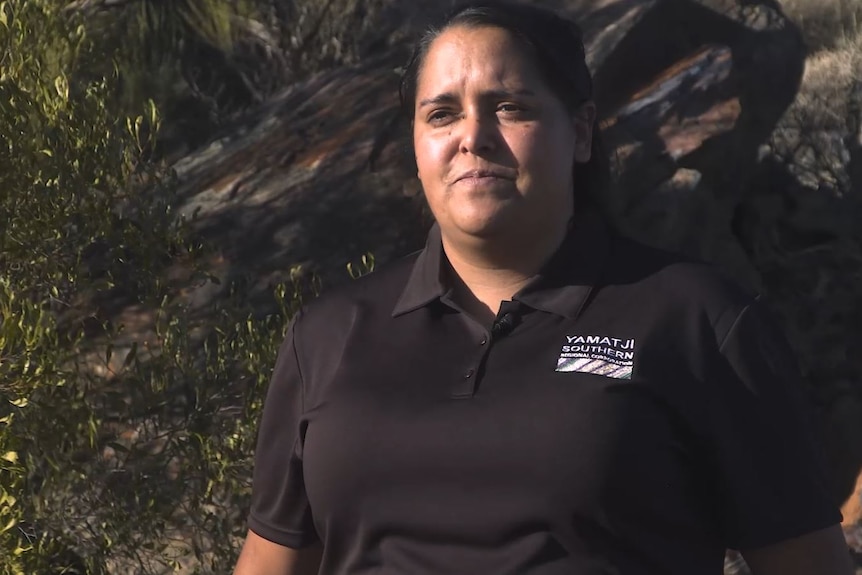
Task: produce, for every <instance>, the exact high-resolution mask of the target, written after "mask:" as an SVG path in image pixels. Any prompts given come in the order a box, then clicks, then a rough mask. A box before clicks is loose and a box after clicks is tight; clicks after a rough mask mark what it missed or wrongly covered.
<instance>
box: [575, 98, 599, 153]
mask: <svg viewBox="0 0 862 575" xmlns="http://www.w3.org/2000/svg"><path fill="white" fill-rule="evenodd" d="M572 122H573V125H574V128H575V162H577V163H579V164H585V163H587V162H589V161H590V156H591V155H592V154H591V152H592V149H593V125H594V124H595V122H596V105H595V104H594V103H593V102H584V103H583V104H581V106H580V107H579V108H578V109H577V110H575V113H574V115H573V116H572Z"/></svg>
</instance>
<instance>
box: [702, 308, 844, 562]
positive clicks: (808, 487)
mask: <svg viewBox="0 0 862 575" xmlns="http://www.w3.org/2000/svg"><path fill="white" fill-rule="evenodd" d="M720 338H721V339H720V340H719V346H720V347H719V350H718V353H717V354H715V358H714V361H713V362H711V366H712V369H711V370H710V373H709V375H708V376H707V377H708V379H709V380H710V381H708V383H709V385H708V386H707V397H706V398H705V401H706V402H707V413H708V414H709V415H708V421H707V430H708V431H707V433H708V443H709V448H708V460H709V468H708V474H709V475H710V476H711V477H712V480H713V481H714V487H715V492H716V493H717V496H718V497H717V499H718V500H717V501H716V502H715V509H716V511H717V513H718V515H719V519H720V523H721V528H722V532H723V535H724V537H725V544H726V545H727V547H728V548H731V549H740V550H750V549H756V548H759V547H763V546H766V545H771V544H773V543H777V542H779V541H782V540H785V539H789V538H792V537H797V536H800V535H804V534H806V533H809V532H812V531H815V530H817V529H821V528H825V527H828V526H830V525H834V524H835V523H838V522H840V521H841V515H840V513H839V511H838V509H837V505H836V502H835V501H833V498H832V496H831V494H830V490H829V487H828V482H827V481H826V478H825V469H824V465H823V457H822V452H821V451H820V450H819V449H818V447H817V441H816V440H815V436H814V433H813V426H812V421H811V418H810V415H809V413H808V409H807V404H806V402H805V401H804V392H803V388H802V384H801V379H800V377H799V374H798V370H797V367H796V365H797V362H796V361H795V358H794V355H793V352H792V351H791V350H790V347H789V345H788V344H787V342H786V340H785V339H784V337H783V336H782V335H781V333H780V332H779V330H778V329H777V328H776V324H775V322H774V321H772V319H771V318H770V317H769V316H768V315H767V313H766V310H765V309H763V306H762V304H761V303H759V302H753V303H752V304H751V305H749V306H747V307H745V308H744V309H743V310H742V311H741V312H740V313H739V314H738V316H737V317H736V319H735V321H734V322H733V323H732V325H731V327H730V328H729V329H728V330H727V333H726V334H725V335H724V336H723V337H721V336H720Z"/></svg>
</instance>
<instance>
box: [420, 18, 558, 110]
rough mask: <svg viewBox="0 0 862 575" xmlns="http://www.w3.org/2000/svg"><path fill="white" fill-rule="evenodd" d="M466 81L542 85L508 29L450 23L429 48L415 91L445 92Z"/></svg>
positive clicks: (531, 60) (522, 47) (525, 50)
mask: <svg viewBox="0 0 862 575" xmlns="http://www.w3.org/2000/svg"><path fill="white" fill-rule="evenodd" d="M469 82H480V83H482V84H495V85H498V86H500V85H501V86H504V87H514V86H517V87H520V88H531V89H541V88H542V87H543V86H544V81H543V79H542V77H541V74H540V73H539V70H538V69H537V67H536V64H535V61H534V58H533V57H532V55H531V54H530V53H529V50H528V48H527V47H526V46H525V45H524V44H523V42H521V41H519V40H518V39H517V37H515V36H514V35H513V34H512V33H511V32H509V31H507V30H504V29H502V28H497V27H492V26H482V27H477V28H467V27H464V26H453V27H451V28H448V29H446V30H444V31H443V32H441V33H440V35H439V36H437V38H435V39H434V41H433V42H432V43H431V45H430V47H429V48H428V52H427V54H426V55H425V58H424V61H423V63H422V67H421V69H420V72H419V78H418V83H417V92H419V93H428V92H438V91H447V90H450V89H452V88H454V87H456V86H457V85H462V86H463V85H464V84H466V83H469ZM453 84H454V85H456V86H453Z"/></svg>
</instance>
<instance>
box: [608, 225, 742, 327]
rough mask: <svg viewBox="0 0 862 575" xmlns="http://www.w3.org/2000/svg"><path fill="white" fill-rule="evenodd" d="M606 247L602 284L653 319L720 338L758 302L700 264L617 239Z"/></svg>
mask: <svg viewBox="0 0 862 575" xmlns="http://www.w3.org/2000/svg"><path fill="white" fill-rule="evenodd" d="M612 243H613V247H612V249H611V261H610V262H609V265H608V269H609V273H608V274H607V277H606V282H605V284H606V285H607V286H608V287H610V288H612V289H613V288H616V289H624V290H625V292H627V294H628V295H629V297H634V298H637V300H638V301H640V302H641V304H642V305H646V306H647V307H648V308H649V309H651V310H653V313H656V314H662V315H664V316H666V317H669V318H676V319H681V320H684V321H687V322H691V321H693V320H697V319H700V320H704V321H705V322H706V323H708V324H709V325H710V326H711V327H712V328H713V330H714V331H715V334H716V336H717V337H719V338H721V334H722V333H727V331H728V330H729V329H730V328H731V327H732V325H733V323H734V322H735V321H736V318H738V317H739V315H740V314H741V313H742V312H743V311H744V310H745V309H747V308H748V307H750V306H751V305H753V304H754V303H755V302H756V301H757V299H758V294H757V293H756V292H755V291H753V290H750V289H747V288H745V287H743V286H742V285H740V284H739V283H738V282H737V281H735V280H734V279H733V278H731V277H730V276H729V275H728V274H727V273H725V272H724V271H722V270H721V269H720V268H718V267H717V266H715V265H712V264H709V263H706V262H704V261H702V260H698V259H696V258H693V257H690V256H687V255H684V254H681V253H677V252H672V251H667V250H663V249H659V248H655V247H652V246H648V245H645V244H643V243H640V242H637V241H635V240H632V239H630V238H626V237H622V236H617V237H615V238H614V240H613V242H612Z"/></svg>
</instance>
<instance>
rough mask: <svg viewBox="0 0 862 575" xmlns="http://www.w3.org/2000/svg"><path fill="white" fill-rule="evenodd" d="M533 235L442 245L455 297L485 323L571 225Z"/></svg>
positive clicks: (450, 240)
mask: <svg viewBox="0 0 862 575" xmlns="http://www.w3.org/2000/svg"><path fill="white" fill-rule="evenodd" d="M553 228H554V229H553V232H554V233H545V234H541V235H540V236H538V237H536V236H533V237H532V239H529V240H528V239H525V238H522V237H515V238H511V239H509V240H508V241H502V240H497V239H496V238H495V239H487V240H486V239H476V238H472V237H471V238H464V239H461V240H460V241H459V238H454V239H453V238H449V237H447V236H446V235H445V234H444V235H443V249H444V250H445V252H446V257H447V259H448V260H449V266H450V270H449V271H450V276H451V281H452V283H453V295H454V297H455V301H456V302H457V303H458V305H460V306H461V307H463V308H464V310H465V311H466V312H467V313H469V314H470V315H472V316H473V317H474V318H475V319H477V320H478V321H479V322H480V323H482V324H483V325H486V326H487V325H490V324H491V323H492V322H493V320H494V318H495V317H496V316H497V311H498V310H499V309H500V303H501V302H503V301H506V300H511V299H512V297H513V296H514V295H515V294H516V293H518V291H519V290H521V288H523V287H524V286H525V285H526V284H527V283H528V282H529V281H530V280H531V279H532V278H533V277H534V276H535V275H536V274H537V273H538V272H539V270H540V269H541V268H542V266H543V265H544V264H545V262H547V261H548V259H549V258H550V257H551V256H552V255H553V254H554V252H555V251H556V250H557V248H558V247H559V245H560V243H561V242H562V240H563V237H564V236H565V235H566V232H567V229H568V226H567V225H562V226H553Z"/></svg>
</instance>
